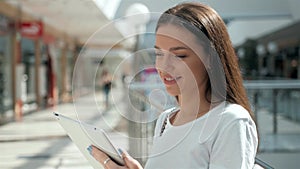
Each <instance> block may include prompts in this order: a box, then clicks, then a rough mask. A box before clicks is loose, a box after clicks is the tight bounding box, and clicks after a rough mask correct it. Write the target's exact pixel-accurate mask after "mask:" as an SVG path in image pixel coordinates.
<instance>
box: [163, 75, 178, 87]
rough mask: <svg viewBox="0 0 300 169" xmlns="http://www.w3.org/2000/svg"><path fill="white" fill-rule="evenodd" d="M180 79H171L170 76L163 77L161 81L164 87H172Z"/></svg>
mask: <svg viewBox="0 0 300 169" xmlns="http://www.w3.org/2000/svg"><path fill="white" fill-rule="evenodd" d="M180 78H181V77H172V76H170V75H165V76H163V81H164V84H165V85H173V84H176V83H177V81H178V80H179V79H180Z"/></svg>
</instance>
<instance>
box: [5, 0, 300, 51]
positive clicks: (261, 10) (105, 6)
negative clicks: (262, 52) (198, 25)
mask: <svg viewBox="0 0 300 169" xmlns="http://www.w3.org/2000/svg"><path fill="white" fill-rule="evenodd" d="M5 1H6V2H8V3H10V4H12V5H14V6H19V5H20V6H21V7H22V10H24V11H26V12H28V13H30V14H31V15H33V16H35V17H36V18H37V19H40V20H42V21H43V22H44V23H46V24H49V25H51V26H52V27H55V28H56V29H58V30H60V31H62V32H64V33H65V34H66V35H68V36H71V37H73V38H74V39H76V40H78V41H79V42H81V43H85V42H88V43H89V44H92V45H99V46H106V47H107V46H113V45H115V44H116V43H118V42H120V41H122V39H124V32H122V33H121V32H120V30H123V31H124V27H123V29H119V28H118V26H119V27H121V28H122V24H121V25H117V26H116V25H115V24H114V21H115V19H119V18H120V17H123V16H124V15H126V10H127V9H128V8H129V7H130V6H131V5H132V4H134V3H143V4H145V5H146V6H147V7H148V8H149V11H150V12H162V11H164V10H166V9H167V8H169V7H171V6H173V5H175V4H177V3H179V2H182V1H180V0H164V1H161V0H5ZM201 2H203V3H206V4H209V5H210V6H212V7H213V8H214V9H216V11H217V12H219V14H220V15H221V16H222V17H223V18H224V19H226V20H227V21H230V22H229V24H228V30H229V34H230V36H231V38H232V41H233V43H234V44H238V43H241V42H243V41H244V40H245V39H247V38H251V37H255V36H259V35H261V34H264V33H266V32H270V31H272V30H275V29H278V28H280V27H283V26H285V25H287V24H290V23H292V22H295V21H297V20H299V19H300V11H299V10H298V7H299V6H300V1H299V0H265V1H261V0H251V1H246V0H226V1H220V0H202V1H201ZM126 30H127V31H131V30H130V29H125V31H126ZM92 35H93V36H92Z"/></svg>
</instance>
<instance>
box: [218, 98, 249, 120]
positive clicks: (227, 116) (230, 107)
mask: <svg viewBox="0 0 300 169" xmlns="http://www.w3.org/2000/svg"><path fill="white" fill-rule="evenodd" d="M222 119H223V120H224V121H225V122H226V121H227V122H232V121H236V120H251V116H250V113H249V112H248V111H247V110H246V109H245V108H244V107H243V106H241V105H239V104H234V103H227V105H226V106H225V108H224V111H223V113H222Z"/></svg>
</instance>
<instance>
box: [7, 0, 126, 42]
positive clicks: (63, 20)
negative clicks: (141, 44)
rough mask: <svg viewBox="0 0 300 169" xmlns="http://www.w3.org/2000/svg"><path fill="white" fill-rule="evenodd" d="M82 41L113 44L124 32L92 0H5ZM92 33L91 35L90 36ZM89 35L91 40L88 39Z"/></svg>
mask: <svg viewBox="0 0 300 169" xmlns="http://www.w3.org/2000/svg"><path fill="white" fill-rule="evenodd" d="M6 2H8V3H10V4H12V5H14V6H16V7H17V6H21V8H22V10H24V11H25V12H26V13H29V14H31V15H32V16H34V17H36V18H37V19H39V20H42V22H43V23H46V24H48V25H50V26H52V27H54V28H56V29H57V30H59V31H61V32H64V34H65V35H66V36H69V37H73V38H74V39H76V40H77V41H79V42H81V43H85V42H88V43H90V44H91V45H97V44H98V45H100V46H110V45H111V44H114V43H116V42H117V41H119V40H120V39H121V38H122V35H121V34H120V32H119V31H118V29H116V28H115V27H114V25H113V24H110V23H111V21H110V20H109V19H108V18H107V17H106V15H104V14H103V12H102V10H101V9H100V8H99V7H98V6H97V4H96V3H94V1H93V0H6ZM92 35H93V37H92V38H91V36H92ZM88 39H90V40H88Z"/></svg>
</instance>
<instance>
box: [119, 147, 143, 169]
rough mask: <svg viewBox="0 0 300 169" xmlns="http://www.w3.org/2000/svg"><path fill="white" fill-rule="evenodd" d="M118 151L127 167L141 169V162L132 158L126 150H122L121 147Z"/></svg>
mask: <svg viewBox="0 0 300 169" xmlns="http://www.w3.org/2000/svg"><path fill="white" fill-rule="evenodd" d="M118 151H119V153H120V154H121V156H122V158H123V160H124V162H125V165H126V166H127V167H128V168H129V169H142V168H143V167H142V166H141V164H140V163H139V162H138V161H137V160H136V159H134V158H132V157H131V156H130V155H129V154H128V153H127V152H126V151H124V150H122V149H120V148H119V149H118Z"/></svg>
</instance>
